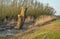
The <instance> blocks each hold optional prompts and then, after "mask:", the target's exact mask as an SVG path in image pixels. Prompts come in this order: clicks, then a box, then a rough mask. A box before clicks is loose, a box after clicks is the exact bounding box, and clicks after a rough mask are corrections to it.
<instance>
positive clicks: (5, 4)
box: [0, 0, 56, 20]
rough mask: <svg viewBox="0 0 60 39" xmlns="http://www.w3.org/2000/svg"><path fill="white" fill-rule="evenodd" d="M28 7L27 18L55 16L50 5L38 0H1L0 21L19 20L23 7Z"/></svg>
mask: <svg viewBox="0 0 60 39" xmlns="http://www.w3.org/2000/svg"><path fill="white" fill-rule="evenodd" d="M22 5H24V6H25V7H27V12H26V16H32V17H34V18H37V17H38V16H40V15H54V14H55V12H56V11H55V10H54V8H53V7H51V6H49V4H46V5H44V4H43V3H40V2H38V0H13V1H12V0H0V20H3V19H5V18H6V16H7V17H9V18H14V19H17V15H18V14H19V13H20V12H21V6H22Z"/></svg>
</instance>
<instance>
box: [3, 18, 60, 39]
mask: <svg viewBox="0 0 60 39" xmlns="http://www.w3.org/2000/svg"><path fill="white" fill-rule="evenodd" d="M3 37H4V38H5V36H3ZM4 38H3V39H4ZM7 38H8V39H60V19H58V20H56V21H54V22H51V23H49V24H47V25H44V26H41V27H39V28H37V30H36V31H35V32H33V33H29V34H24V35H23V36H18V37H17V38H16V37H13V36H8V37H7Z"/></svg>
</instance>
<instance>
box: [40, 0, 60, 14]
mask: <svg viewBox="0 0 60 39" xmlns="http://www.w3.org/2000/svg"><path fill="white" fill-rule="evenodd" d="M39 1H40V2H41V3H44V4H46V3H48V4H49V5H50V6H52V7H53V8H54V9H55V10H56V15H60V0H39Z"/></svg>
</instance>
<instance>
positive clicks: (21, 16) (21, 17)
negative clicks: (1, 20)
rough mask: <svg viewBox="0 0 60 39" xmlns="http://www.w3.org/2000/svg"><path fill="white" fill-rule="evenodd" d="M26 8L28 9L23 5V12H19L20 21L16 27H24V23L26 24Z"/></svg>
mask: <svg viewBox="0 0 60 39" xmlns="http://www.w3.org/2000/svg"><path fill="white" fill-rule="evenodd" d="M26 10H27V9H26V8H25V7H22V10H21V13H20V14H18V22H17V25H16V27H15V28H16V29H20V28H21V27H22V25H23V24H24V21H25V17H26Z"/></svg>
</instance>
